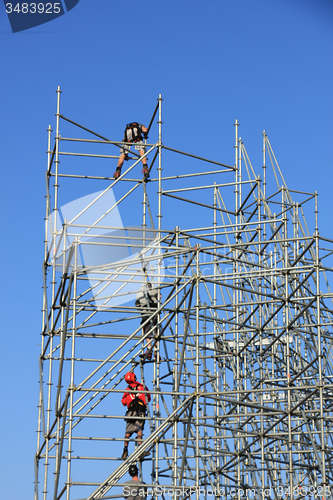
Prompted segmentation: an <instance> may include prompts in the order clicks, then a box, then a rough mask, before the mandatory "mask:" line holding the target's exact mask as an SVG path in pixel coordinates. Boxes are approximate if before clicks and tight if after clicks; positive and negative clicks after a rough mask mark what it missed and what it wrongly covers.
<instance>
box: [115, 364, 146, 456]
mask: <svg viewBox="0 0 333 500" xmlns="http://www.w3.org/2000/svg"><path fill="white" fill-rule="evenodd" d="M125 381H126V382H127V383H128V387H127V389H126V391H125V392H124V395H123V397H122V399H121V402H122V404H123V406H127V411H126V414H125V422H126V431H125V443H124V450H123V454H122V456H121V458H122V460H126V458H127V457H128V442H129V438H130V437H131V436H132V434H133V433H134V432H135V433H136V434H137V438H138V445H139V446H140V444H141V443H142V436H143V429H144V426H145V420H144V418H143V417H145V416H146V414H147V403H149V401H150V394H143V393H142V392H140V391H148V389H147V387H144V386H143V385H142V384H140V382H137V380H136V376H135V374H134V373H133V372H128V373H126V375H125ZM133 391H134V392H133ZM129 417H132V418H129ZM133 417H137V418H133ZM148 455H149V452H144V453H143V454H142V455H141V457H140V460H143V459H144V458H145V457H146V456H148Z"/></svg>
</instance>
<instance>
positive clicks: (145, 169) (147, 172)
mask: <svg viewBox="0 0 333 500" xmlns="http://www.w3.org/2000/svg"><path fill="white" fill-rule="evenodd" d="M141 173H142V174H143V175H144V178H145V180H147V179H148V177H149V169H148V165H144V166H143V169H142V170H141Z"/></svg>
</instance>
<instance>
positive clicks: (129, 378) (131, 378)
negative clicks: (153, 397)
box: [125, 372, 136, 384]
mask: <svg viewBox="0 0 333 500" xmlns="http://www.w3.org/2000/svg"><path fill="white" fill-rule="evenodd" d="M125 380H126V382H127V383H128V384H130V383H132V382H135V381H136V376H135V373H133V372H128V373H126V375H125Z"/></svg>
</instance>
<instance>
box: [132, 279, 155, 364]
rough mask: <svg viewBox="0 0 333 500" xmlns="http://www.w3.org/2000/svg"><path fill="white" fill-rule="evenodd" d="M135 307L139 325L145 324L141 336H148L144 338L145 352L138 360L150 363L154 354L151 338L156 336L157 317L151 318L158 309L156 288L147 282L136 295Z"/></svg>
mask: <svg viewBox="0 0 333 500" xmlns="http://www.w3.org/2000/svg"><path fill="white" fill-rule="evenodd" d="M135 306H136V307H137V308H138V309H139V310H140V312H141V318H142V319H141V325H142V324H143V323H146V322H147V320H148V319H150V321H148V322H147V323H146V324H145V325H144V326H143V328H142V335H146V334H147V333H148V332H149V335H148V336H147V337H146V343H147V344H146V346H147V351H146V352H145V353H143V354H140V358H144V359H147V360H148V361H150V360H151V359H152V357H153V354H154V346H153V344H152V338H153V336H154V335H156V326H157V323H158V315H157V314H155V316H152V315H153V313H154V311H155V310H156V309H157V307H158V290H157V288H152V286H151V283H150V282H148V283H147V286H146V285H144V286H143V287H142V288H141V289H140V290H139V291H138V293H137V295H136V301H135Z"/></svg>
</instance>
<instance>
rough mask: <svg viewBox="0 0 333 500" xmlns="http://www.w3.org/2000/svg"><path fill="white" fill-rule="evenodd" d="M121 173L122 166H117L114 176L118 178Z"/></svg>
mask: <svg viewBox="0 0 333 500" xmlns="http://www.w3.org/2000/svg"><path fill="white" fill-rule="evenodd" d="M120 174H121V168H119V167H117V168H116V171H115V173H114V174H113V178H114V179H118V177H120Z"/></svg>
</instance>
